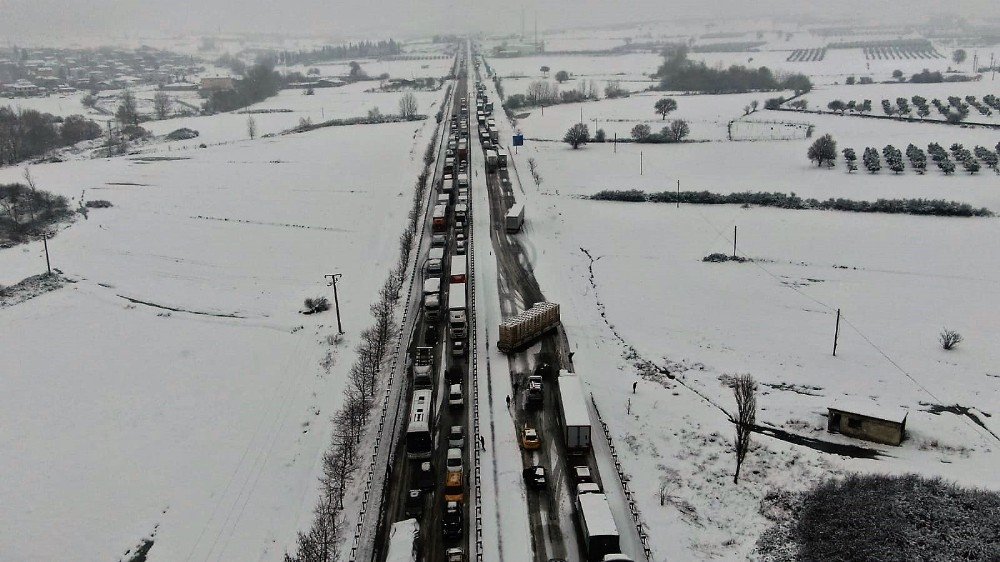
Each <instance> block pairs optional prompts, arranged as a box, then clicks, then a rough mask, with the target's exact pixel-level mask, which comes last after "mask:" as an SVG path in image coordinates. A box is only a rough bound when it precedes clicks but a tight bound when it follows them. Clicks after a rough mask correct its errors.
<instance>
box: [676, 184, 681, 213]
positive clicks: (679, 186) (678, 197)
mask: <svg viewBox="0 0 1000 562" xmlns="http://www.w3.org/2000/svg"><path fill="white" fill-rule="evenodd" d="M677 208H678V209H680V208H681V180H677Z"/></svg>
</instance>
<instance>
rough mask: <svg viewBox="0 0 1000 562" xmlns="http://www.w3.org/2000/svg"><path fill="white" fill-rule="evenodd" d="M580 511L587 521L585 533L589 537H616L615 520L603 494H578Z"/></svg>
mask: <svg viewBox="0 0 1000 562" xmlns="http://www.w3.org/2000/svg"><path fill="white" fill-rule="evenodd" d="M577 498H578V500H579V502H580V510H581V511H583V518H584V519H585V520H586V521H587V533H588V534H589V535H590V536H591V537H597V536H618V527H617V526H616V525H615V518H614V517H613V516H612V515H611V507H610V506H609V505H608V498H607V496H605V495H604V494H580V495H579V496H577Z"/></svg>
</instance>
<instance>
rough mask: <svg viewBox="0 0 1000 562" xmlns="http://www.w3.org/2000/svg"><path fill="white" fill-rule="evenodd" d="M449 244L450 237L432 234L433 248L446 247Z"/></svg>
mask: <svg viewBox="0 0 1000 562" xmlns="http://www.w3.org/2000/svg"><path fill="white" fill-rule="evenodd" d="M447 244H448V238H447V237H446V236H445V235H444V234H435V235H433V236H431V248H444V247H445V246H446V245H447Z"/></svg>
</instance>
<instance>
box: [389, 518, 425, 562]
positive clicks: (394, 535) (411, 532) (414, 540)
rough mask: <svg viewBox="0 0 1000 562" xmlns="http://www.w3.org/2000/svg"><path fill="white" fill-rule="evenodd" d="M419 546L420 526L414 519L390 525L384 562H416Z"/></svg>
mask: <svg viewBox="0 0 1000 562" xmlns="http://www.w3.org/2000/svg"><path fill="white" fill-rule="evenodd" d="M419 545H420V525H419V524H418V523H417V520H416V519H407V520H405V521H398V522H396V523H393V524H392V527H390V528H389V548H388V549H387V550H386V555H385V562H417V560H418V558H417V556H418V554H419V550H420V549H419Z"/></svg>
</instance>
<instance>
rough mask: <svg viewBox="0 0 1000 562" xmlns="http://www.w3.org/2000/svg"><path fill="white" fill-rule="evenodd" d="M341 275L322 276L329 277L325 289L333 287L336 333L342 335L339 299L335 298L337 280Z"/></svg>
mask: <svg viewBox="0 0 1000 562" xmlns="http://www.w3.org/2000/svg"><path fill="white" fill-rule="evenodd" d="M343 276H344V274H343V273H332V274H327V275H324V277H329V278H330V282H329V283H327V287H330V286H332V287H333V304H334V306H335V307H336V308H337V332H339V333H341V334H343V333H344V328H343V327H342V326H341V325H340V299H339V298H338V297H337V279H340V278H341V277H343Z"/></svg>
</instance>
